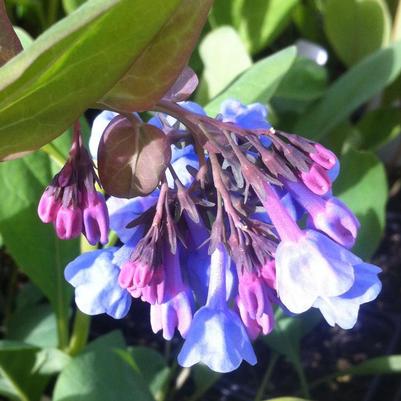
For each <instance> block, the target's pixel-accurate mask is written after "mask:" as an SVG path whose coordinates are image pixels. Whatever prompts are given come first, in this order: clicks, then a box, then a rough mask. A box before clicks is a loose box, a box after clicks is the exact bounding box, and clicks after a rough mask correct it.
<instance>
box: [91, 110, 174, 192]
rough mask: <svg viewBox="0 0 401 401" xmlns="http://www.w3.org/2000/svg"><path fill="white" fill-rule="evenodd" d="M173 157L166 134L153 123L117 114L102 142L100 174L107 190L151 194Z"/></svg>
mask: <svg viewBox="0 0 401 401" xmlns="http://www.w3.org/2000/svg"><path fill="white" fill-rule="evenodd" d="M170 160H171V148H170V144H169V141H168V139H167V137H166V135H165V134H164V133H163V131H161V130H160V129H158V128H156V127H154V126H153V125H149V124H143V123H140V122H138V121H136V120H134V119H132V121H131V120H128V119H127V118H126V117H123V116H117V117H115V118H114V119H113V120H112V121H111V122H110V124H109V125H108V126H107V128H106V130H105V131H104V134H103V136H102V139H101V141H100V145H99V151H98V162H99V177H100V181H101V183H102V185H103V188H104V189H105V191H106V192H107V193H108V194H110V195H113V196H116V197H118V198H133V197H135V196H145V195H148V194H150V193H151V192H152V191H153V190H154V189H155V188H156V187H157V185H158V183H159V182H160V179H161V176H162V175H163V173H164V172H165V170H166V168H167V165H168V164H169V163H170Z"/></svg>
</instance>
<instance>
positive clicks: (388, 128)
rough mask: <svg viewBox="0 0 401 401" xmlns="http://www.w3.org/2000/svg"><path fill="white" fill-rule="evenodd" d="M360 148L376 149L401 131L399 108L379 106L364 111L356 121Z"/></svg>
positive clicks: (400, 112) (400, 111)
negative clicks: (369, 110)
mask: <svg viewBox="0 0 401 401" xmlns="http://www.w3.org/2000/svg"><path fill="white" fill-rule="evenodd" d="M357 128H358V130H359V131H360V133H361V142H362V143H361V145H360V146H361V148H362V149H368V150H378V149H380V148H381V147H382V146H383V145H385V144H386V143H387V142H389V141H391V140H392V139H394V138H395V137H397V136H398V135H399V134H400V132H401V110H400V109H398V108H397V109H396V108H380V109H377V110H373V111H371V112H368V113H366V114H365V115H364V116H363V118H362V119H361V120H360V121H359V122H358V124H357Z"/></svg>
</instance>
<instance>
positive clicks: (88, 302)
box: [39, 98, 381, 372]
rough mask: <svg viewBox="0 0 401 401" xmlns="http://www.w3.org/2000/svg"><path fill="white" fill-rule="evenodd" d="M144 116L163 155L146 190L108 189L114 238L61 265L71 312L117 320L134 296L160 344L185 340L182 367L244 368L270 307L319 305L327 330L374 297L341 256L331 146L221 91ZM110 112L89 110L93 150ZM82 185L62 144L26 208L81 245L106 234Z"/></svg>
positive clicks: (364, 277) (79, 157) (344, 226)
mask: <svg viewBox="0 0 401 401" xmlns="http://www.w3.org/2000/svg"><path fill="white" fill-rule="evenodd" d="M156 111H157V112H156V114H155V116H154V117H153V118H152V119H151V120H150V121H149V122H148V124H151V125H153V126H156V127H157V128H158V129H160V130H161V131H162V132H163V133H164V135H166V136H167V137H168V138H169V142H168V143H171V154H172V157H171V160H170V163H169V164H168V167H167V169H166V170H165V172H164V174H162V176H161V178H160V182H159V184H158V185H157V186H156V188H154V190H153V192H151V193H150V194H149V195H147V196H142V197H139V196H138V197H134V198H131V199H124V198H117V197H114V196H110V197H109V198H108V200H107V202H106V203H107V209H108V212H109V214H110V227H111V228H112V229H113V230H114V231H115V232H116V233H117V235H118V237H119V238H120V240H121V242H122V246H121V247H120V248H105V249H103V250H97V251H94V252H92V253H87V254H83V255H81V256H79V257H78V258H77V259H76V260H74V261H72V262H71V263H70V264H69V265H68V266H67V268H66V271H65V276H66V279H67V280H68V281H69V282H70V283H71V284H72V285H73V286H74V287H75V294H76V303H77V305H78V307H79V308H80V309H81V310H83V311H84V312H86V313H89V314H98V313H107V314H109V315H111V316H113V317H115V318H122V317H124V316H125V315H126V314H127V313H128V311H129V308H130V305H131V300H132V298H137V299H141V300H142V301H144V302H147V303H149V304H150V323H151V326H152V329H153V331H154V332H155V333H157V332H159V331H161V332H162V335H163V337H164V338H165V339H167V340H171V339H172V338H173V336H174V333H175V331H176V330H177V331H178V332H179V333H180V334H181V336H182V337H183V338H184V339H185V342H184V344H183V346H182V349H181V351H180V352H179V354H178V361H179V363H180V364H181V365H182V366H192V365H193V364H195V363H198V362H203V363H205V364H207V365H208V366H209V367H210V368H211V369H213V370H215V371H218V372H228V371H231V370H233V369H236V368H237V367H238V366H239V365H240V363H241V362H242V361H243V360H245V361H247V362H248V363H250V364H255V363H256V356H255V353H254V351H253V348H252V345H251V340H254V339H256V338H257V337H258V336H259V335H267V334H269V333H270V332H271V331H272V330H274V326H275V311H276V310H277V309H283V310H284V311H286V312H288V311H289V312H291V313H302V312H305V311H306V310H308V309H310V308H318V309H320V311H321V313H322V315H323V316H324V318H325V319H326V321H327V322H328V323H329V324H330V325H335V324H338V325H339V326H340V327H342V328H346V329H347V328H351V327H353V326H354V325H355V324H356V321H357V317H358V311H359V308H360V305H361V304H363V303H366V302H369V301H371V300H373V299H375V298H376V297H377V295H378V294H379V292H380V289H381V284H380V281H379V279H378V277H377V276H378V274H379V272H380V269H379V268H378V267H377V266H374V265H371V264H368V263H365V262H363V261H362V260H361V259H360V258H359V257H358V256H356V255H354V254H353V253H352V252H351V251H350V249H351V248H352V247H353V245H354V244H355V241H356V239H357V234H358V229H359V222H358V220H357V218H356V217H355V215H354V214H353V213H352V211H351V210H350V209H348V208H347V206H346V205H345V204H344V203H343V202H341V201H340V200H339V199H337V198H335V197H334V196H333V195H332V192H331V189H332V183H333V181H334V180H335V178H336V177H337V175H338V171H339V162H338V160H337V157H336V156H335V155H334V153H332V152H331V151H329V150H328V149H326V148H325V147H323V146H322V145H320V144H318V143H314V142H312V141H310V140H307V139H305V138H302V137H299V136H296V135H293V134H289V133H285V132H281V131H278V130H275V129H274V128H272V127H271V125H270V123H269V122H268V121H267V110H266V108H265V107H264V106H263V105H261V104H253V105H250V106H244V105H242V104H241V103H240V102H238V101H234V100H227V101H225V102H224V103H223V104H222V107H221V114H219V115H218V116H217V117H216V118H210V117H208V116H207V115H206V113H205V112H204V111H203V109H202V108H201V107H200V106H199V105H197V104H195V103H191V102H182V103H176V102H174V101H172V100H171V99H168V98H164V99H162V100H161V101H160V102H159V103H158V105H157V107H156ZM115 118H119V119H121V118H124V116H117V117H116V114H113V113H110V112H103V113H102V114H100V116H99V117H98V118H97V119H96V121H95V123H94V128H93V132H92V138H91V148H92V149H95V150H96V148H97V144H98V143H99V142H101V137H102V135H103V131H105V130H106V131H107V130H108V129H109V130H110V127H113V126H114V125H113V124H112V121H113V119H115ZM127 118H128V120H129V116H128V117H127ZM135 120H136V123H135V124H138V121H140V117H139V116H138V115H136V116H135ZM110 121H111V123H110ZM109 123H110V124H109ZM126 126H129V121H128V122H127V124H126V125H125V127H126ZM99 127H101V128H99ZM107 127H109V128H107ZM124 129H126V128H124ZM118 134H119V133H118V132H113V136H114V138H117V139H118ZM124 135H125V137H126V132H125V134H124ZM78 138H80V137H79V136H78ZM105 151H106V152H107V147H106V148H103V149H102V152H105ZM93 156H94V159H96V155H93ZM98 160H99V159H98ZM106 173H107V172H106ZM140 173H141V174H142V172H140ZM136 174H139V173H138V172H136ZM141 177H142V176H141ZM95 182H96V176H95V173H94V169H93V164H92V161H91V160H90V159H89V156H88V153H87V152H86V151H85V149H84V148H83V146H82V141H81V139H77V140H74V143H73V147H72V149H71V152H70V158H69V160H68V162H67V164H66V166H65V167H64V168H63V169H62V171H61V172H60V173H59V174H58V175H57V176H56V177H55V178H54V180H53V182H52V184H51V185H50V186H49V188H48V189H47V190H46V192H45V194H44V195H43V197H42V199H41V201H40V204H39V215H40V217H41V219H42V220H43V221H44V222H53V223H54V224H55V228H56V232H57V234H58V235H59V236H60V237H61V238H72V237H75V236H77V235H78V234H79V233H80V232H82V233H83V234H85V235H86V237H87V238H88V240H89V242H91V243H96V242H98V241H99V240H100V242H102V243H105V242H106V241H107V231H108V217H107V210H106V206H105V202H104V200H103V197H102V196H101V195H98V194H97V192H96V191H95V189H94V183H95Z"/></svg>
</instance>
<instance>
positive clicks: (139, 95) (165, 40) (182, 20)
mask: <svg viewBox="0 0 401 401" xmlns="http://www.w3.org/2000/svg"><path fill="white" fill-rule="evenodd" d="M212 4H213V0H181V4H180V6H179V7H178V8H177V10H176V12H175V13H174V14H173V15H172V16H171V18H170V20H169V21H168V22H167V23H166V24H165V26H164V27H163V29H161V30H160V31H159V33H158V34H157V35H156V36H155V38H154V41H153V46H149V47H148V48H146V49H145V51H144V52H143V53H142V55H141V56H140V57H139V58H138V59H136V60H135V63H134V64H133V65H132V67H131V69H130V70H129V71H128V72H127V74H126V75H125V76H124V77H123V78H122V79H121V80H120V81H119V82H118V83H117V85H116V86H115V87H114V88H113V89H112V90H111V91H110V92H108V93H107V94H106V95H105V96H104V97H103V99H101V100H100V101H99V102H98V104H99V105H101V107H103V108H106V109H107V108H111V109H113V110H119V111H125V112H131V111H146V110H149V109H151V108H152V107H153V106H154V105H155V103H156V102H157V101H158V100H159V99H161V98H162V97H163V95H164V94H165V93H166V92H167V90H168V89H169V88H170V87H171V86H172V85H173V84H174V82H175V81H176V80H177V77H178V76H179V74H180V73H181V71H182V70H183V69H184V67H185V66H186V65H187V64H188V60H189V57H190V56H191V53H192V50H193V48H194V47H195V45H196V42H197V40H198V38H199V35H200V32H201V30H202V28H203V25H204V24H205V21H206V19H207V16H208V13H209V9H210V7H211V6H212Z"/></svg>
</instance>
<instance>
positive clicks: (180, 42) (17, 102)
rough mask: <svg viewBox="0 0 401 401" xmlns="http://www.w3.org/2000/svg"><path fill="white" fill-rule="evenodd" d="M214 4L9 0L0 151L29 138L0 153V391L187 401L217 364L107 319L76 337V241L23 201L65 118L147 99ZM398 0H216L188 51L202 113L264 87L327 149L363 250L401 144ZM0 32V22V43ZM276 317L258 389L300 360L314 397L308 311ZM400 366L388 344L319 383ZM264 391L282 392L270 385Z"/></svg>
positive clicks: (82, 324)
mask: <svg viewBox="0 0 401 401" xmlns="http://www.w3.org/2000/svg"><path fill="white" fill-rule="evenodd" d="M83 3H85V4H83ZM211 3H212V1H209V0H201V1H200V0H193V1H191V0H152V1H151V2H149V1H142V0H135V1H132V0H88V1H87V2H85V1H84V0H63V1H58V0H43V1H39V0H7V1H6V3H5V4H6V7H7V10H8V14H9V16H10V18H11V20H12V23H13V24H14V25H15V26H17V27H18V28H17V29H16V32H17V34H18V36H19V38H20V39H21V42H22V44H23V47H24V49H25V50H24V52H23V53H21V54H19V55H18V56H16V57H15V58H13V59H12V60H11V61H9V62H8V63H7V64H5V65H4V66H3V67H2V68H1V69H0V157H1V158H2V159H12V158H14V157H16V156H20V155H21V154H24V153H26V152H30V151H33V150H36V149H39V148H41V147H42V148H41V151H39V152H35V153H33V154H30V155H29V156H26V157H24V158H22V159H18V160H14V161H9V162H6V163H2V164H0V185H1V188H2V191H3V198H2V201H1V204H0V234H1V242H2V252H3V254H4V255H5V256H4V258H3V259H4V260H3V261H2V264H1V267H0V268H1V270H2V273H1V274H2V278H4V280H2V282H1V284H0V285H1V287H2V291H1V299H0V301H1V304H0V307H1V318H2V327H1V329H2V338H3V340H1V341H0V394H2V395H3V396H4V397H6V398H8V399H12V400H23V401H36V400H40V399H42V398H43V396H44V395H46V396H47V397H49V398H51V399H52V400H53V401H79V400H87V401H91V400H96V401H102V400H105V401H106V400H111V399H118V400H131V399H135V400H136V401H142V400H143V401H148V400H157V401H162V400H175V399H181V398H182V397H185V399H188V400H192V401H194V400H197V399H202V397H203V394H204V393H205V392H206V391H207V390H208V389H209V388H210V387H211V386H213V385H214V383H216V381H217V380H218V379H219V378H220V377H219V375H218V374H215V373H212V372H209V371H207V370H206V369H205V368H203V367H201V366H198V367H195V368H194V369H192V370H188V369H183V370H179V369H178V368H177V366H176V365H175V364H174V363H173V362H172V361H173V360H175V358H174V352H175V348H176V347H175V345H176V344H175V343H173V347H172V350H170V346H169V345H168V346H167V348H166V350H165V355H162V354H160V353H159V351H160V347H158V351H156V350H154V349H152V348H151V347H149V346H147V347H138V346H137V345H138V344H133V343H132V341H130V343H129V345H130V346H129V347H128V346H127V344H126V340H125V339H124V338H123V336H122V334H121V333H120V332H119V331H115V332H112V333H110V334H106V335H103V336H100V337H99V336H96V335H95V333H92V335H91V340H93V341H91V342H89V345H86V346H85V344H86V342H87V341H86V340H87V335H88V324H89V322H88V320H87V319H86V318H85V317H83V316H82V315H80V313H77V312H76V311H75V310H74V307H73V305H72V303H71V289H70V288H69V287H68V285H67V284H66V283H65V282H64V278H63V269H64V266H65V264H66V263H67V262H68V261H69V260H71V259H73V258H74V257H75V256H76V255H78V253H79V252H80V244H79V243H78V242H77V241H72V242H61V241H59V240H57V239H56V238H55V236H54V234H53V231H52V230H51V229H50V228H49V227H48V226H44V225H42V224H40V223H39V219H38V217H37V216H36V205H37V202H38V199H39V197H40V194H41V192H42V191H43V189H44V187H45V186H46V185H47V184H48V183H49V181H50V179H51V177H52V175H54V173H55V172H57V171H58V169H59V168H60V163H62V160H63V158H65V156H66V154H67V151H68V147H69V137H70V132H69V130H68V128H69V127H70V126H71V124H72V122H73V121H74V120H75V119H76V118H77V117H79V116H81V115H82V114H83V113H84V112H85V111H86V110H87V109H88V108H93V107H95V108H96V107H98V108H100V107H103V106H104V107H106V108H107V107H108V108H112V107H113V106H114V105H118V106H119V107H124V108H125V109H126V110H133V109H140V110H145V109H147V108H151V106H152V105H153V104H154V103H155V102H156V101H157V100H158V99H159V98H160V96H161V95H162V94H163V93H164V92H165V91H166V89H167V88H168V87H169V85H170V84H171V83H172V82H173V81H174V79H175V76H176V74H177V73H178V71H180V70H181V69H182V67H183V66H184V65H185V63H186V62H187V59H188V57H189V56H190V54H191V51H192V48H193V47H194V46H195V44H196V40H197V37H198V33H199V32H200V30H201V28H202V26H203V23H204V21H205V19H206V15H207V12H208V9H209V7H210V6H211ZM400 4H401V3H400V2H399V1H397V0H387V1H385V0H303V1H302V0H215V2H214V5H213V8H212V10H211V12H210V14H209V16H208V19H207V21H206V25H205V27H204V29H203V31H202V36H201V40H200V41H199V44H198V45H197V46H196V47H195V50H194V53H193V55H192V57H191V60H190V65H191V66H192V68H193V69H194V70H195V71H196V72H197V73H198V75H199V76H200V77H201V82H200V86H199V89H198V91H197V93H196V95H195V99H196V100H197V101H198V102H200V103H201V104H202V105H204V106H205V107H206V110H207V111H208V113H210V114H212V115H214V114H216V113H218V110H219V104H220V103H221V101H222V100H223V99H226V98H229V97H232V98H238V99H239V100H241V101H242V102H244V103H252V102H262V103H264V104H266V105H267V106H268V108H269V111H270V117H269V118H270V120H271V122H272V123H273V124H274V125H275V126H277V127H279V128H280V129H283V130H288V131H292V132H296V133H299V134H302V135H305V136H307V137H310V138H312V139H316V140H319V141H321V142H322V143H323V144H325V145H327V146H329V147H331V148H332V149H334V150H335V151H336V153H337V154H338V156H339V157H340V159H341V165H342V171H343V174H342V175H341V176H340V178H339V179H338V181H337V182H336V184H335V187H334V191H335V193H336V194H337V195H339V196H340V198H342V199H343V200H344V201H345V202H346V203H347V204H348V205H349V206H350V207H351V209H352V210H353V211H354V212H355V213H356V215H357V216H358V218H359V219H360V221H361V224H362V230H361V235H360V239H359V241H358V243H357V245H356V248H355V250H356V252H357V253H358V254H360V255H361V256H363V257H367V258H369V257H371V256H372V255H373V254H374V252H375V250H376V249H377V246H378V245H379V243H380V241H381V238H382V235H383V231H384V228H385V222H386V203H387V199H388V179H387V177H388V173H389V172H391V173H392V172H394V171H396V168H397V167H396V166H397V165H398V164H397V163H398V159H399V158H400V156H401V146H400V142H399V134H400V132H401V112H400V100H401V99H400V96H401V95H400V94H401V77H400V72H401V42H400V39H401V5H400ZM81 5H83V7H82V8H79V9H78V10H77V11H76V9H77V8H78V7H80V6H81ZM5 32H6V30H2V31H1V32H0V43H2V41H4V40H5ZM301 39H302V40H303V41H308V43H309V44H310V43H311V42H313V43H314V44H316V45H319V46H320V47H321V48H322V49H325V50H326V51H327V55H328V62H327V63H320V64H318V63H316V62H315V61H313V60H311V59H310V58H307V57H305V56H307V53H305V51H302V50H301V49H302V45H301V43H300V42H299V40H301ZM303 44H305V42H303ZM0 60H1V58H0ZM110 61H112V62H110ZM149 83H151V85H150V84H149ZM133 88H134V89H133ZM150 88H151V89H150ZM82 122H83V123H84V124H85V120H84V119H82ZM86 131H87V133H88V131H89V127H86ZM55 138H57V139H55ZM50 140H54V141H53V142H51V143H50V144H47V142H49V141H50ZM46 144H47V145H46ZM44 145H46V146H45V147H43V146H44ZM85 246H87V245H86V244H83V245H82V244H81V250H82V248H83V247H85ZM8 255H9V256H10V257H11V259H9V258H8ZM17 267H18V270H17ZM85 319H86V320H85ZM277 322H278V323H277V330H276V331H275V333H274V334H271V335H270V336H268V337H266V338H264V339H263V341H261V342H260V344H259V347H260V348H261V349H262V350H263V351H262V352H263V353H264V354H266V355H267V356H268V361H267V362H265V363H261V369H262V370H263V371H264V372H265V375H264V376H263V380H262V381H261V383H260V388H259V390H258V391H257V392H256V393H255V397H256V398H255V399H256V400H261V399H263V398H266V397H268V396H269V395H270V393H269V389H268V388H269V386H268V384H269V381H270V377H271V375H272V372H273V370H274V366H275V364H276V363H277V361H278V360H280V359H282V358H285V359H286V360H288V361H289V362H290V364H291V366H292V367H293V369H294V370H295V372H296V373H297V376H298V378H299V383H300V384H299V388H300V389H301V390H300V393H299V394H301V393H302V394H303V396H304V397H306V398H308V397H312V398H313V390H312V395H311V394H310V392H311V391H310V383H308V379H307V377H306V375H305V372H304V370H303V361H302V358H301V344H302V341H303V339H304V336H305V335H306V334H308V333H310V331H311V330H314V329H315V328H316V327H317V326H318V325H319V324H320V322H319V319H318V318H317V317H316V316H315V315H314V314H313V313H312V314H305V315H304V316H299V317H296V318H289V317H285V316H281V315H278V316H277ZM149 336H150V333H149ZM94 337H97V338H95V339H94ZM150 342H151V341H149V340H147V342H146V341H145V343H146V344H147V345H149V343H150ZM132 345H135V346H134V347H132ZM249 370H251V369H250V368H249ZM400 372H401V356H399V355H393V356H380V357H378V358H376V359H372V360H367V361H365V362H362V363H361V364H360V365H358V366H353V367H349V368H348V369H347V370H345V371H338V372H333V373H332V375H330V376H328V377H323V378H321V380H320V381H319V382H320V383H324V382H327V381H330V380H335V378H336V377H338V376H341V377H344V376H346V375H348V376H350V375H351V376H353V375H371V374H400ZM319 382H318V383H315V385H316V386H318V385H319ZM188 383H191V385H190V386H187V385H186V384H188ZM312 388H313V386H312ZM183 389H184V390H183ZM133 394H135V397H134V398H133ZM275 394H281V395H282V392H280V389H278V391H277V389H276V391H275ZM295 395H298V394H295ZM280 400H281V401H285V400H288V401H290V400H293V401H296V400H300V399H299V398H280ZM272 401H273V400H272ZM276 401H279V399H276Z"/></svg>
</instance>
